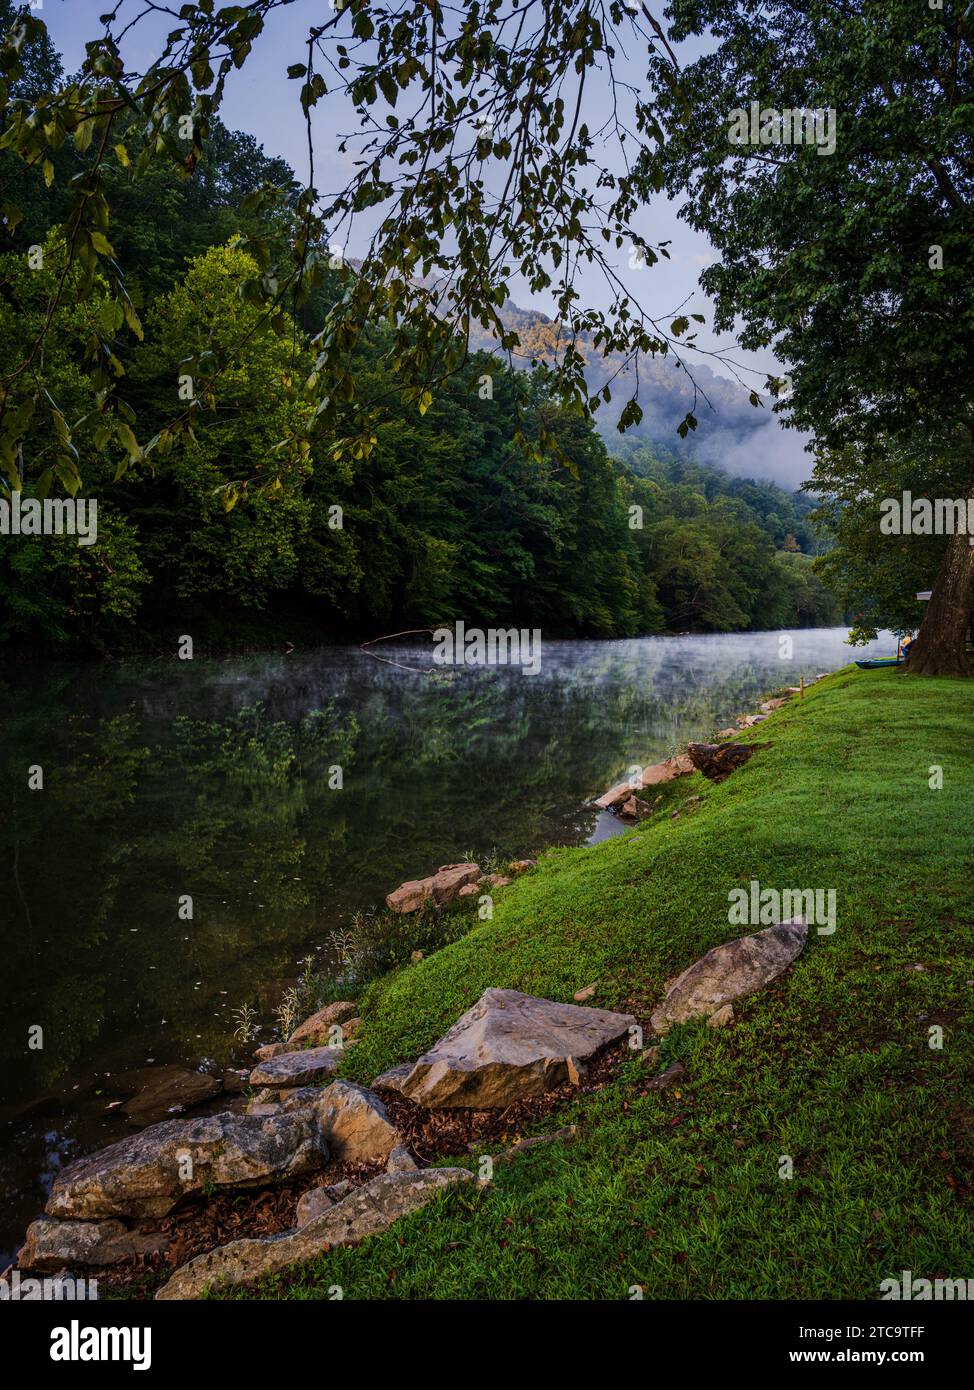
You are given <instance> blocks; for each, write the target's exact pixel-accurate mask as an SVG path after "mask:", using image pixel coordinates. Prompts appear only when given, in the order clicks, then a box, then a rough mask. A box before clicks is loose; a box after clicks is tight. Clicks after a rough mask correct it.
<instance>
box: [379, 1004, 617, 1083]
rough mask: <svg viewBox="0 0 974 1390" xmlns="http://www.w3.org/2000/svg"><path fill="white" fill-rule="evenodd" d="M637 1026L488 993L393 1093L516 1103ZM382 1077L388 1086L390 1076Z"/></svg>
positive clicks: (594, 1012)
mask: <svg viewBox="0 0 974 1390" xmlns="http://www.w3.org/2000/svg"><path fill="white" fill-rule="evenodd" d="M634 1023H635V1019H634V1018H633V1017H632V1015H631V1014H617V1013H609V1012H607V1011H606V1010H604V1009H580V1008H578V1007H577V1006H576V1005H574V1004H557V1003H554V1002H553V1001H552V1000H550V999H536V998H534V997H533V996H532V995H529V994H520V993H518V991H517V990H513V989H487V990H485V991H484V993H483V994H482V995H481V997H480V999H479V1000H478V1002H477V1003H476V1004H475V1005H474V1006H473V1008H472V1009H468V1011H467V1012H466V1013H465V1014H464V1015H463V1016H462V1018H460V1019H458V1020H457V1022H456V1023H455V1024H454V1025H453V1027H452V1028H451V1029H449V1031H448V1032H447V1033H445V1034H444V1035H443V1037H442V1038H440V1040H439V1042H437V1043H436V1044H435V1045H434V1046H433V1047H432V1048H431V1049H430V1050H429V1052H426V1053H424V1055H423V1056H422V1057H420V1058H419V1059H418V1061H417V1062H416V1063H415V1064H414V1066H413V1067H412V1069H411V1070H410V1071H409V1073H408V1074H407V1075H406V1076H403V1077H401V1078H400V1076H398V1075H397V1076H396V1078H395V1081H394V1083H393V1088H394V1089H396V1090H398V1091H400V1092H401V1094H402V1095H404V1096H406V1097H408V1099H410V1100H413V1101H415V1102H416V1103H417V1104H419V1105H425V1106H429V1107H431V1108H436V1107H438V1106H470V1107H472V1108H473V1109H475V1110H491V1109H494V1108H496V1107H498V1106H505V1105H510V1104H511V1103H512V1102H513V1101H516V1100H528V1099H531V1098H533V1097H535V1096H540V1095H544V1094H545V1092H547V1091H550V1090H553V1089H554V1088H555V1087H556V1086H560V1085H562V1084H563V1083H564V1082H565V1081H566V1080H568V1079H569V1077H570V1074H571V1071H572V1070H574V1071H575V1073H576V1075H577V1074H578V1073H579V1067H580V1064H581V1063H583V1062H584V1061H585V1060H586V1059H587V1058H589V1057H591V1056H592V1055H593V1054H594V1053H596V1052H598V1051H599V1050H600V1049H601V1048H603V1047H605V1046H607V1045H608V1044H609V1043H612V1042H615V1041H616V1040H617V1039H619V1038H621V1037H623V1036H624V1035H625V1034H626V1033H627V1032H628V1031H629V1028H630V1027H631V1025H632V1024H634ZM397 1071H398V1069H397ZM380 1079H381V1080H382V1081H383V1082H384V1084H386V1085H387V1086H388V1085H389V1084H390V1078H389V1073H386V1076H385V1077H383V1078H380ZM377 1084H378V1083H377Z"/></svg>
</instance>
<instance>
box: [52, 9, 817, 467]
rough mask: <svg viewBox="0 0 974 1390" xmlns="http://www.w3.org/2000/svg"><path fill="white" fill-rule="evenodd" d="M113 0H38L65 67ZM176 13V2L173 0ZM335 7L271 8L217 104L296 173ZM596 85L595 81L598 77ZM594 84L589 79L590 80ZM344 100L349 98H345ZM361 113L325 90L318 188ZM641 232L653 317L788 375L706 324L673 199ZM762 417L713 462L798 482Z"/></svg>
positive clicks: (150, 44) (592, 116)
mask: <svg viewBox="0 0 974 1390" xmlns="http://www.w3.org/2000/svg"><path fill="white" fill-rule="evenodd" d="M108 7H109V0H42V6H41V7H40V9H41V13H40V17H42V18H43V19H44V21H45V22H46V24H47V26H48V29H49V31H50V34H51V37H52V39H53V41H54V43H55V45H56V47H57V48H58V49H59V50H60V52H61V55H62V59H63V62H64V66H65V70H66V71H67V72H68V73H69V74H70V73H72V72H75V71H77V69H78V68H79V67H80V65H81V62H82V60H83V58H84V44H85V42H86V41H87V40H90V39H92V38H94V37H96V36H97V35H98V34H99V33H100V32H101V29H102V26H101V25H100V24H99V22H98V18H99V15H100V14H103V13H104V12H105V10H106V8H108ZM143 8H144V4H143V3H142V0H124V3H123V6H122V8H121V15H122V17H123V19H124V18H126V17H129V18H130V17H134V16H135V15H136V14H137V13H139V12H140V11H141V10H142V9H143ZM173 9H174V10H175V11H176V12H177V13H178V4H174V5H173ZM329 13H331V12H330V11H329V10H328V7H327V4H326V3H325V0H294V3H292V4H290V5H288V6H287V7H285V8H283V9H281V10H279V11H277V12H275V13H274V14H273V15H272V16H271V17H270V18H269V20H268V24H267V27H266V29H265V32H264V34H263V35H262V36H261V37H260V38H259V39H258V40H257V42H256V43H255V44H254V48H253V50H252V52H251V54H250V56H249V57H248V59H247V61H246V63H245V65H244V67H243V68H242V70H241V71H240V72H239V73H236V74H234V76H233V78H232V80H231V81H230V82H229V83H228V87H227V95H226V97H225V99H224V103H223V107H222V111H221V115H222V119H223V121H224V123H225V124H226V125H228V126H230V127H231V128H234V129H239V130H244V131H247V132H249V133H250V134H252V135H253V136H254V137H255V138H256V139H257V140H258V141H259V142H260V143H261V144H262V145H263V147H264V150H265V152H266V153H267V154H268V155H277V156H282V157H283V158H284V159H286V160H287V161H288V163H289V164H290V165H291V167H292V168H293V169H294V170H295V172H296V174H297V176H298V178H299V179H301V180H304V179H305V178H306V176H307V167H308V163H307V147H306V134H305V129H304V121H303V117H302V113H301V109H300V105H299V102H298V90H299V88H300V85H301V84H300V82H296V81H290V80H288V78H287V76H286V68H287V66H288V64H289V63H297V62H300V61H302V60H303V58H304V56H305V55H304V44H305V39H306V35H307V31H308V27H309V25H310V24H313V23H320V22H321V20H322V18H323V17H327V15H328V14H329ZM173 27H176V22H174V21H173V19H172V17H171V16H169V15H152V14H150V15H147V16H146V18H145V19H143V20H141V21H140V22H139V24H138V25H136V26H135V27H134V28H133V30H132V31H131V32H130V34H129V36H128V38H127V40H126V42H125V45H124V47H123V53H124V56H125V60H126V64H127V66H128V67H129V68H130V69H132V70H136V71H141V70H144V68H145V67H147V66H148V65H149V63H150V62H151V61H152V60H153V59H154V58H155V57H156V56H157V54H158V51H159V49H160V47H161V42H160V40H161V38H162V36H164V35H165V33H166V32H167V31H168V30H169V29H170V28H173ZM700 51H701V46H700V44H699V43H698V44H697V45H696V47H695V48H692V47H690V46H689V45H684V46H683V48H682V50H681V51H680V52H679V54H678V56H679V57H680V58H681V59H686V58H693V57H695V56H697V55H698V53H699V52H700ZM643 71H644V65H643V60H642V58H641V54H640V52H639V51H638V50H636V51H634V52H632V53H630V54H629V55H628V61H626V60H625V59H624V60H623V62H622V63H621V65H620V72H621V73H622V75H623V76H625V77H626V78H627V79H628V80H631V81H632V82H633V83H634V85H635V84H639V83H640V82H641V80H642V74H643ZM594 85H595V84H593V86H594ZM591 89H592V88H590V90H591ZM339 103H342V104H339ZM585 117H586V119H587V120H588V122H589V125H590V127H591V128H593V129H594V128H595V127H596V126H597V124H598V117H599V112H598V109H597V108H596V110H595V111H594V112H593V111H592V110H591V108H588V109H586V111H585ZM356 126H357V121H356V119H355V117H354V116H353V115H352V113H351V108H350V106H349V105H348V104H347V103H344V102H343V99H342V98H341V97H338V96H334V97H333V96H332V95H329V96H328V97H326V98H325V99H324V100H323V101H322V102H321V104H320V105H319V107H318V108H316V112H315V121H314V134H315V160H316V183H317V185H318V187H319V188H321V189H333V188H336V187H338V186H340V185H342V184H344V182H345V181H346V179H347V177H348V174H349V169H350V160H351V158H352V157H353V156H352V155H351V154H346V155H342V154H341V153H340V151H339V148H338V147H339V144H340V137H341V135H343V134H346V133H347V132H349V131H351V130H354V129H355V128H356ZM639 231H640V232H641V233H642V235H643V236H644V237H645V238H646V239H647V241H649V242H651V243H654V244H656V243H659V242H661V241H668V242H669V243H670V245H669V247H668V250H669V259H668V260H667V259H662V258H661V259H660V261H659V262H658V263H657V264H656V265H655V266H653V267H649V268H647V267H644V268H642V269H632V268H630V266H629V255H628V249H627V248H624V249H623V250H622V251H620V252H618V253H617V255H618V260H617V265H616V267H615V268H616V269H617V271H618V274H619V276H620V279H621V280H622V281H623V283H624V284H625V285H626V288H627V290H629V292H630V293H631V294H632V295H633V297H634V298H635V299H637V300H638V301H639V302H640V304H641V305H642V306H643V307H644V308H645V309H647V310H648V311H649V312H650V313H651V314H652V315H653V316H654V317H659V318H661V319H664V320H667V319H668V318H669V317H672V315H673V314H675V312H676V311H677V309H678V308H681V306H682V312H697V313H702V314H704V316H705V318H706V320H707V321H706V323H705V324H704V325H700V326H699V327H698V329H697V341H698V342H699V344H700V345H701V346H702V347H703V348H705V349H708V350H725V351H727V350H729V351H728V357H729V358H731V359H732V360H733V361H734V362H735V363H736V364H738V365H739V366H741V367H743V368H745V369H750V373H749V374H748V373H747V372H745V374H744V378H743V379H744V380H745V381H746V382H747V384H748V386H749V387H750V386H754V387H756V388H757V389H759V390H763V388H764V382H765V377H766V375H767V374H768V373H772V374H778V375H780V374H782V373H783V372H784V371H785V370H786V369H785V367H783V366H782V365H781V364H780V363H778V362H777V361H776V360H775V358H774V357H773V355H772V354H771V353H770V352H765V353H761V354H756V353H748V352H744V351H743V350H741V349H739V348H737V347H736V346H735V345H734V342H733V337H732V336H731V335H723V336H720V337H718V336H716V335H715V334H714V333H713V331H712V329H711V327H710V323H711V320H712V310H711V306H710V304H709V302H708V300H707V298H706V296H705V295H704V294H703V292H702V291H701V289H700V288H699V285H698V283H697V282H698V277H699V275H700V273H701V271H702V269H703V268H704V267H705V266H706V265H707V264H709V263H710V262H711V261H712V260H713V259H715V253H714V249H713V247H712V245H711V244H710V242H709V240H708V239H707V238H706V236H704V235H703V234H701V233H699V232H696V231H694V230H693V229H692V228H691V227H689V226H687V224H686V223H685V222H683V221H681V220H680V219H679V217H678V216H677V204H675V203H673V202H671V201H669V200H667V199H665V198H663V197H660V198H659V199H657V200H656V201H654V202H653V203H652V205H650V206H648V207H647V208H646V210H645V213H644V216H643V218H642V219H641V223H640V226H639ZM363 249H364V248H357V247H356V245H355V244H354V241H353V242H352V243H350V244H349V245H348V246H347V248H346V252H345V254H346V255H347V256H348V257H350V258H353V259H354V258H355V257H356V255H357V254H361V251H362V250H363ZM577 287H578V289H579V291H580V293H581V296H582V302H583V304H586V305H594V306H595V307H598V308H605V307H608V302H609V299H608V294H607V291H606V288H605V286H604V283H603V281H602V278H601V276H600V275H598V274H597V272H595V271H594V270H590V269H589V268H587V267H584V268H583V269H582V270H581V272H580V275H579V279H578V283H577ZM511 296H512V298H513V299H514V300H515V302H516V303H517V304H519V305H520V306H521V307H522V308H531V309H537V310H539V311H541V312H542V313H547V314H551V313H552V312H553V305H552V303H551V301H550V299H547V298H546V297H545V296H544V295H533V294H531V293H530V291H529V290H528V289H527V287H526V286H525V285H524V284H523V282H522V283H520V284H518V282H517V281H512V289H511ZM701 360H703V361H705V362H706V364H707V365H708V366H709V367H710V368H711V370H713V371H715V372H716V373H717V374H718V375H722V376H725V377H728V378H733V372H732V370H731V369H730V368H729V367H728V366H726V365H725V364H724V363H722V362H721V361H720V360H719V359H718V358H715V357H709V356H708V357H705V358H702V359H701ZM761 416H762V421H763V423H762V427H761V428H760V429H757V428H756V429H755V430H754V431H752V432H751V433H750V434H748V435H746V436H744V435H741V434H740V432H739V431H737V432H735V431H733V430H732V429H731V427H730V425H729V424H728V425H726V426H724V425H723V424H722V422H720V421H719V420H715V421H714V422H713V424H712V427H711V428H710V431H709V433H708V434H707V435H706V437H704V436H703V434H701V438H700V456H701V458H702V459H703V460H704V461H706V462H716V463H718V464H720V465H721V466H724V467H726V468H727V469H728V471H730V472H734V473H738V472H743V473H747V474H750V475H754V474H755V473H757V474H759V475H760V476H764V477H770V478H772V479H773V480H774V481H776V482H779V483H783V484H786V485H788V486H791V487H796V486H798V484H799V483H800V482H801V481H802V480H803V479H804V478H806V477H807V476H808V475H809V473H810V471H811V461H810V459H809V457H808V455H807V454H805V453H804V452H803V439H802V437H801V436H799V435H797V434H796V433H795V432H793V431H785V430H784V429H782V427H781V426H780V424H779V423H778V421H777V419H776V418H775V417H773V416H771V417H770V418H769V415H768V414H767V413H766V412H764V411H762V412H761Z"/></svg>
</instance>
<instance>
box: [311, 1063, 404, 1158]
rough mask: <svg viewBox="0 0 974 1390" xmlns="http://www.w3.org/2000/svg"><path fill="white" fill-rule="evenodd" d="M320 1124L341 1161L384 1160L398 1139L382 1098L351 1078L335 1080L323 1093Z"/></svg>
mask: <svg viewBox="0 0 974 1390" xmlns="http://www.w3.org/2000/svg"><path fill="white" fill-rule="evenodd" d="M318 1125H319V1127H320V1129H321V1132H322V1134H323V1135H324V1137H325V1140H326V1141H327V1144H328V1151H329V1153H330V1154H331V1156H332V1157H333V1158H336V1159H338V1160H339V1162H341V1163H370V1162H372V1161H373V1160H375V1159H383V1160H385V1159H387V1158H388V1157H389V1155H390V1153H391V1152H392V1150H393V1149H394V1148H395V1146H396V1144H397V1143H398V1142H399V1134H398V1132H397V1130H396V1127H395V1125H393V1123H392V1121H391V1120H390V1119H389V1112H388V1111H387V1110H386V1108H385V1106H384V1105H383V1104H382V1101H381V1100H380V1099H379V1097H378V1096H376V1095H373V1094H372V1092H371V1091H367V1090H366V1089H365V1087H364V1086H356V1085H354V1084H353V1083H352V1082H351V1081H333V1082H332V1084H331V1085H330V1086H326V1087H325V1089H324V1090H323V1091H322V1092H321V1096H320V1100H319V1102H318Z"/></svg>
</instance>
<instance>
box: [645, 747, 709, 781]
mask: <svg viewBox="0 0 974 1390" xmlns="http://www.w3.org/2000/svg"><path fill="white" fill-rule="evenodd" d="M695 770H696V769H695V768H694V766H693V763H692V761H691V760H690V758H689V757H688V756H687V754H686V753H675V754H674V755H673V757H672V758H667V759H666V760H665V761H664V762H661V763H653V765H652V766H651V767H644V768H643V777H642V782H643V786H644V787H658V786H659V785H660V784H661V783H663V782H673V781H675V780H676V778H677V777H686V776H687V775H688V774H689V773H691V772H694V771H695Z"/></svg>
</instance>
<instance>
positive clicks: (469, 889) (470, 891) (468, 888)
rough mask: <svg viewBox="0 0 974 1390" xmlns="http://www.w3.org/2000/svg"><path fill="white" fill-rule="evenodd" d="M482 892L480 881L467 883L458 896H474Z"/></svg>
mask: <svg viewBox="0 0 974 1390" xmlns="http://www.w3.org/2000/svg"><path fill="white" fill-rule="evenodd" d="M479 892H480V884H479V883H465V884H464V885H463V887H462V888H461V889H460V891H459V893H458V894H457V897H458V898H473V897H476V895H477V894H478V893H479Z"/></svg>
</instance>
